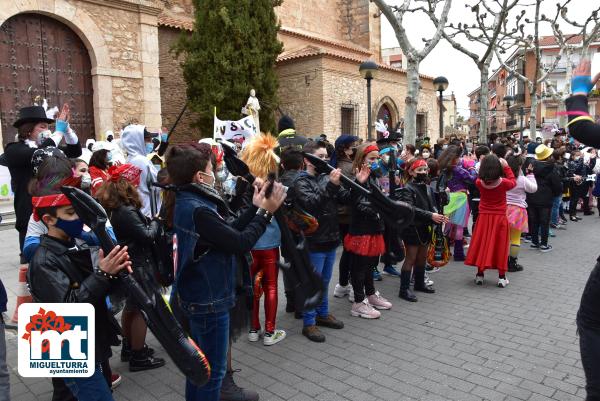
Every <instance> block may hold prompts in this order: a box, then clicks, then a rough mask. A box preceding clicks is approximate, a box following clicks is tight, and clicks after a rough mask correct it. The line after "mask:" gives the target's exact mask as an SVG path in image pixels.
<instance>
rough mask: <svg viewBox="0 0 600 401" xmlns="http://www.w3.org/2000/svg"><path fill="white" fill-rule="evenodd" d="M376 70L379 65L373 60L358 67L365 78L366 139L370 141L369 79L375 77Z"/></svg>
mask: <svg viewBox="0 0 600 401" xmlns="http://www.w3.org/2000/svg"><path fill="white" fill-rule="evenodd" d="M377 70H379V66H378V65H377V63H376V62H374V61H373V60H367V61H365V62H363V63H362V64H361V65H360V67H359V68H358V71H359V72H360V75H361V76H362V77H363V78H364V79H366V80H367V107H368V110H367V111H368V113H367V124H368V130H367V139H368V140H369V141H371V140H372V139H373V136H372V135H371V132H372V128H373V121H372V116H371V80H372V79H373V78H375V77H376V75H377Z"/></svg>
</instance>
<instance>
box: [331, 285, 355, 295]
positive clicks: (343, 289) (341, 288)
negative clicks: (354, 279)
mask: <svg viewBox="0 0 600 401" xmlns="http://www.w3.org/2000/svg"><path fill="white" fill-rule="evenodd" d="M350 292H352V284H348V285H339V284H336V285H335V289H334V290H333V296H334V297H336V298H344V297H345V296H346V295H349V294H350Z"/></svg>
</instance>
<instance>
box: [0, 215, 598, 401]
mask: <svg viewBox="0 0 600 401" xmlns="http://www.w3.org/2000/svg"><path fill="white" fill-rule="evenodd" d="M599 227H600V219H598V216H589V217H585V219H584V220H583V221H582V222H580V223H570V224H569V225H568V230H567V231H563V230H557V231H556V233H557V238H553V239H551V243H552V245H553V246H554V250H553V251H552V252H550V253H545V254H542V253H539V252H538V251H533V250H530V249H528V246H529V244H524V247H523V250H522V255H521V258H520V262H521V263H522V264H523V265H524V266H525V271H524V272H520V273H514V274H511V275H510V280H511V283H510V285H509V286H508V288H506V289H500V288H497V287H496V286H495V283H496V280H497V274H496V273H495V272H489V273H488V274H487V276H486V280H487V281H486V285H485V286H484V287H483V288H481V287H477V286H475V285H474V284H473V280H472V279H473V276H474V273H475V272H474V268H470V267H465V266H464V265H462V264H459V263H450V264H449V265H448V266H446V267H444V268H443V270H442V271H440V272H438V273H435V274H432V276H431V277H432V278H433V279H434V280H435V285H436V288H437V291H438V292H437V293H436V294H433V295H428V294H419V302H417V303H408V302H405V301H402V300H400V299H399V298H397V292H398V285H399V284H398V279H396V278H392V277H389V276H385V278H384V281H383V282H380V283H376V287H377V288H378V290H379V291H381V293H382V294H383V295H384V296H386V297H387V298H388V299H390V300H391V301H392V302H393V303H394V307H393V309H392V310H391V311H383V312H382V318H381V319H379V320H377V321H367V320H363V319H358V318H352V317H350V313H349V310H350V304H349V303H348V301H347V299H343V300H342V299H332V300H331V311H332V313H333V314H334V315H336V316H337V317H338V318H340V319H342V320H343V321H344V322H345V324H346V327H345V329H343V330H338V331H335V330H327V329H325V330H324V331H325V333H326V335H327V342H326V343H324V344H315V343H310V342H309V341H308V340H306V339H305V338H304V337H303V336H302V335H301V333H300V331H301V322H300V321H295V320H294V319H293V316H291V315H289V314H286V313H285V312H284V310H283V307H284V302H283V293H282V291H280V308H279V315H278V316H279V317H278V326H279V327H280V328H282V329H285V330H286V331H287V332H288V338H287V339H286V340H284V341H283V342H281V343H279V344H277V345H275V346H273V347H264V346H263V345H262V343H249V342H247V340H246V339H245V338H242V339H240V340H239V341H238V343H237V344H235V349H234V351H233V357H234V360H235V361H234V365H235V368H239V369H241V372H239V373H237V374H236V375H235V377H236V381H237V382H238V383H239V384H241V385H243V386H248V387H251V388H254V389H256V390H258V391H259V392H260V395H261V400H293V401H301V400H357V401H358V400H360V401H363V400H364V401H371V400H394V401H397V400H401V401H404V400H430V401H433V400H459V401H471V400H473V401H481V400H491V401H496V400H532V401H533V400H536V401H541V400H558V401H569V400H582V399H584V398H585V391H584V389H583V387H584V385H585V381H584V378H583V377H584V376H583V371H582V369H581V363H580V357H579V346H578V338H577V335H576V327H575V314H576V311H577V308H578V306H579V300H580V296H581V293H582V290H583V286H584V284H585V282H586V280H587V277H588V274H589V272H590V270H591V269H592V267H593V266H594V264H595V259H596V257H597V256H598V244H599V243H600V235H599ZM17 248H18V246H17V235H16V231H14V230H11V231H4V232H0V252H1V254H2V255H3V258H2V261H1V262H0V278H1V279H2V280H3V281H4V283H5V285H6V287H7V289H8V290H9V298H10V301H9V314H11V315H12V312H13V307H14V302H15V294H14V289H15V283H16V279H17V266H18V264H17V262H18V259H17V256H16V253H17V252H16V249H17ZM336 277H337V274H336ZM336 277H334V279H336ZM280 288H281V286H280ZM331 288H333V287H331ZM7 337H8V360H9V366H10V368H11V396H12V399H13V400H14V401H26V400H50V399H51V393H50V391H51V385H50V382H49V380H47V379H24V378H21V377H19V376H18V374H17V373H16V367H17V359H16V338H15V335H14V334H10V333H9V334H8V335H7ZM149 343H150V344H151V345H152V346H153V347H155V348H156V349H157V353H158V355H159V356H163V357H166V355H165V354H164V352H163V351H162V350H161V348H160V347H159V346H158V344H157V343H156V341H155V340H154V339H153V338H151V339H149ZM114 351H115V352H116V353H117V352H118V349H117V348H114ZM166 358H167V360H168V357H166ZM112 366H113V369H114V370H115V371H118V372H121V373H123V375H124V378H123V383H122V384H121V386H120V387H118V389H117V390H116V391H115V399H116V400H118V401H119V400H125V401H127V400H131V401H133V400H136V401H137V400H139V401H151V400H164V401H168V400H182V399H183V398H184V397H183V393H184V380H183V377H182V376H181V374H180V373H179V372H178V371H177V370H176V369H175V367H174V365H173V363H172V362H171V361H170V360H168V362H167V365H166V366H165V367H164V368H161V369H158V370H154V371H149V372H141V373H129V372H128V370H127V369H126V367H125V366H124V364H122V363H121V362H120V361H118V360H117V358H113V362H112Z"/></svg>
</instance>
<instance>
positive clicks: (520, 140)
mask: <svg viewBox="0 0 600 401" xmlns="http://www.w3.org/2000/svg"><path fill="white" fill-rule="evenodd" d="M519 115H520V116H521V133H520V134H519V142H521V143H523V118H524V117H525V109H524V108H523V106H521V108H520V109H519Z"/></svg>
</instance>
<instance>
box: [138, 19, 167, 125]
mask: <svg viewBox="0 0 600 401" xmlns="http://www.w3.org/2000/svg"><path fill="white" fill-rule="evenodd" d="M140 56H141V57H140V61H141V69H142V81H143V95H142V96H143V102H144V106H143V124H145V125H146V126H147V127H148V128H150V129H151V130H159V129H160V128H161V126H162V117H161V108H160V78H159V72H158V58H159V48H158V19H157V16H156V15H148V14H140Z"/></svg>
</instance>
